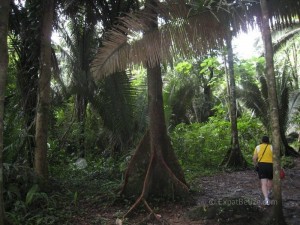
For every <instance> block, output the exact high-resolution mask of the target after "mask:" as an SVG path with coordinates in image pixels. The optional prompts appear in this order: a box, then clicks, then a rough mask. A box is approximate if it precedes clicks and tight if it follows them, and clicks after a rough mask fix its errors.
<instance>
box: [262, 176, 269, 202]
mask: <svg viewBox="0 0 300 225" xmlns="http://www.w3.org/2000/svg"><path fill="white" fill-rule="evenodd" d="M260 182H261V191H262V193H263V195H264V198H265V199H266V198H268V179H265V178H264V179H260Z"/></svg>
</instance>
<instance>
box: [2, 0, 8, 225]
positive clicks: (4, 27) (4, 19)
mask: <svg viewBox="0 0 300 225" xmlns="http://www.w3.org/2000/svg"><path fill="white" fill-rule="evenodd" d="M8 14H9V0H1V2H0V225H4V216H5V215H4V199H3V185H4V184H3V182H4V180H3V148H4V146H3V133H4V122H3V121H4V97H5V93H4V92H5V86H6V80H7V68H8V52H7V32H8Z"/></svg>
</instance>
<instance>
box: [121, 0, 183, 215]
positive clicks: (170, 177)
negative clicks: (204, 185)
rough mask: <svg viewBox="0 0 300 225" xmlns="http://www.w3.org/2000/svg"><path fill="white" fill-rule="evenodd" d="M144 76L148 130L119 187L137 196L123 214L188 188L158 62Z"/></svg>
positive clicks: (155, 26) (178, 193)
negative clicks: (149, 200)
mask: <svg viewBox="0 0 300 225" xmlns="http://www.w3.org/2000/svg"><path fill="white" fill-rule="evenodd" d="M151 3H153V2H151ZM150 13H151V14H150V15H156V14H153V12H151V11H150ZM153 18H155V17H153ZM150 28H157V22H155V21H154V20H151V22H149V29H150ZM147 79H148V106H149V132H147V133H146V135H145V136H144V138H143V139H142V141H141V143H140V145H139V146H138V148H137V150H136V152H135V154H134V155H133V157H132V159H131V161H130V164H129V166H128V168H127V171H126V175H125V182H124V186H123V188H122V190H121V194H123V195H125V196H127V197H130V196H139V197H138V198H137V200H136V202H135V204H134V205H133V206H132V207H131V208H130V209H129V211H128V212H127V214H126V215H125V217H126V216H127V215H128V213H130V212H131V211H132V210H133V209H134V208H135V207H136V206H137V205H138V204H139V203H140V202H144V204H145V205H146V207H147V208H148V209H149V206H148V205H147V203H146V199H147V198H148V197H152V196H155V197H163V198H169V199H174V198H177V197H178V198H182V197H186V196H187V194H188V190H189V188H188V186H187V184H186V181H185V178H184V174H183V171H182V169H181V167H180V165H179V162H178V160H177V158H176V156H175V153H174V151H173V149H172V146H171V141H170V138H169V136H168V134H167V128H166V122H165V114H164V108H163V96H162V84H163V83H162V77H161V68H160V65H157V66H154V67H152V68H150V66H147Z"/></svg>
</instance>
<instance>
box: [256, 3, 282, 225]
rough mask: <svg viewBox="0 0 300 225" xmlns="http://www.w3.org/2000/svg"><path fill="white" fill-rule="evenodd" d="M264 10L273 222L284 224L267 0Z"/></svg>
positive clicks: (278, 130) (276, 110)
mask: <svg viewBox="0 0 300 225" xmlns="http://www.w3.org/2000/svg"><path fill="white" fill-rule="evenodd" d="M261 10H262V37H263V41H264V49H265V58H266V78H267V85H268V99H269V101H270V118H271V126H272V140H273V143H272V145H273V150H274V151H273V168H274V175H275V176H274V178H275V179H274V183H273V189H274V195H275V200H276V204H275V206H274V210H273V218H272V219H271V222H272V224H275V225H277V224H278V225H284V224H286V223H285V220H284V216H283V211H282V196H281V181H280V177H279V171H280V168H281V165H280V143H281V140H280V136H281V135H280V123H279V111H278V100H277V92H276V80H275V72H274V61H273V46H272V37H271V31H270V27H269V9H268V5H267V1H266V0H261Z"/></svg>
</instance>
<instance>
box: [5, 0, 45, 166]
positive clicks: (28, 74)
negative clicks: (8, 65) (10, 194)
mask: <svg viewBox="0 0 300 225" xmlns="http://www.w3.org/2000/svg"><path fill="white" fill-rule="evenodd" d="M11 6H12V14H11V16H12V19H11V23H10V31H11V32H10V39H11V41H12V47H13V48H14V50H15V53H16V54H17V57H15V59H14V60H16V67H17V87H18V89H19V91H20V103H19V104H20V105H21V107H20V108H21V110H22V114H23V115H24V116H23V118H22V119H23V120H24V122H23V123H24V127H23V130H24V133H25V134H26V135H25V137H24V139H23V140H22V144H21V145H20V146H19V152H20V153H21V157H23V158H24V159H26V161H27V163H28V166H30V167H33V158H34V147H35V143H34V135H35V122H34V119H35V113H36V112H35V110H36V105H37V92H38V90H37V89H38V71H39V53H40V22H39V21H40V16H41V15H40V14H41V11H40V1H37V0H29V1H26V2H25V4H24V5H21V4H20V3H19V4H18V3H17V2H16V1H11ZM20 21H22V22H20ZM28 33H32V34H33V35H28ZM28 49H30V51H29V50H28Z"/></svg>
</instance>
